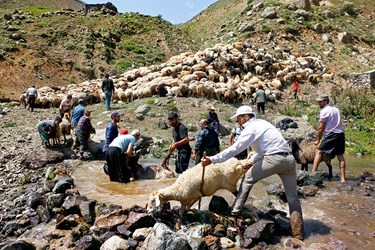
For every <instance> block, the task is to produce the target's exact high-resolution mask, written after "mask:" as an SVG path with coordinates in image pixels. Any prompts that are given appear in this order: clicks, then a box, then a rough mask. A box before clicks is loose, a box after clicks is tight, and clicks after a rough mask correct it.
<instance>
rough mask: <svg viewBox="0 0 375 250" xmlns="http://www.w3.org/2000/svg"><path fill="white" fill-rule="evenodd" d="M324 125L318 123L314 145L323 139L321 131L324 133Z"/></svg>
mask: <svg viewBox="0 0 375 250" xmlns="http://www.w3.org/2000/svg"><path fill="white" fill-rule="evenodd" d="M325 125H326V124H325V123H324V122H320V123H319V128H318V138H316V142H315V144H316V145H318V144H319V143H320V140H321V139H322V137H323V131H324V127H325Z"/></svg>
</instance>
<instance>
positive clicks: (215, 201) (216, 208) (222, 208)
mask: <svg viewBox="0 0 375 250" xmlns="http://www.w3.org/2000/svg"><path fill="white" fill-rule="evenodd" d="M208 210H210V211H211V212H214V213H218V214H226V213H228V212H229V204H228V202H227V201H226V200H225V199H224V198H223V197H221V196H216V195H213V196H212V198H211V201H210V204H209V205H208Z"/></svg>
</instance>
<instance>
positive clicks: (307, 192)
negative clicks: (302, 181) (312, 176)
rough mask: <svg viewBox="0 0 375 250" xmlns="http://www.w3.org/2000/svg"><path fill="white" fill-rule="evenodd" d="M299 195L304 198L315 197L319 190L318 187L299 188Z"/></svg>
mask: <svg viewBox="0 0 375 250" xmlns="http://www.w3.org/2000/svg"><path fill="white" fill-rule="evenodd" d="M297 191H298V193H300V194H302V195H303V196H305V197H306V196H310V197H311V196H315V195H316V194H317V193H318V191H319V188H318V187H317V186H303V187H298V189H297Z"/></svg>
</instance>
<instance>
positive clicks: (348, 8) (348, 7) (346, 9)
mask: <svg viewBox="0 0 375 250" xmlns="http://www.w3.org/2000/svg"><path fill="white" fill-rule="evenodd" d="M341 11H343V12H345V13H347V14H348V15H350V16H353V17H356V16H357V15H358V13H357V11H356V10H355V9H354V8H353V6H352V5H350V4H347V5H345V6H344V7H342V9H341Z"/></svg>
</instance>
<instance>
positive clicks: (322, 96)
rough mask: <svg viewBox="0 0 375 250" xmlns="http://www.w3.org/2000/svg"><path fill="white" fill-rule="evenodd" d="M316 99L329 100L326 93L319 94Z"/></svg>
mask: <svg viewBox="0 0 375 250" xmlns="http://www.w3.org/2000/svg"><path fill="white" fill-rule="evenodd" d="M316 100H317V101H318V102H321V101H329V97H328V95H326V94H320V95H319V96H318V98H316Z"/></svg>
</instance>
